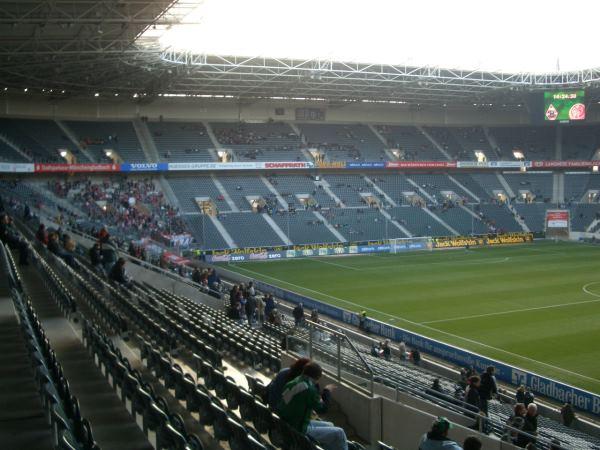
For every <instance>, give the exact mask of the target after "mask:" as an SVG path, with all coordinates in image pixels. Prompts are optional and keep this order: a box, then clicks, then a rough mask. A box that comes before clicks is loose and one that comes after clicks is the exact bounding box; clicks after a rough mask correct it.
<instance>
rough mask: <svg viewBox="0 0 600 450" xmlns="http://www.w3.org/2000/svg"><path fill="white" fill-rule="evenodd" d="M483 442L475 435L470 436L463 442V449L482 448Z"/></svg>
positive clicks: (478, 449)
mask: <svg viewBox="0 0 600 450" xmlns="http://www.w3.org/2000/svg"><path fill="white" fill-rule="evenodd" d="M482 445H483V444H482V442H481V441H480V440H479V438H477V437H475V436H469V437H467V438H466V439H465V441H464V442H463V450H481V447H482Z"/></svg>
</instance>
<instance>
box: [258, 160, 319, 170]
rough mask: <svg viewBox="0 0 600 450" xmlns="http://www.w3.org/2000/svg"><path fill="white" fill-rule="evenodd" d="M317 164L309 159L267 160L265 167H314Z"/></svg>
mask: <svg viewBox="0 0 600 450" xmlns="http://www.w3.org/2000/svg"><path fill="white" fill-rule="evenodd" d="M314 167H315V164H314V163H312V162H309V161H280V162H266V163H264V168H265V169H312V168H314Z"/></svg>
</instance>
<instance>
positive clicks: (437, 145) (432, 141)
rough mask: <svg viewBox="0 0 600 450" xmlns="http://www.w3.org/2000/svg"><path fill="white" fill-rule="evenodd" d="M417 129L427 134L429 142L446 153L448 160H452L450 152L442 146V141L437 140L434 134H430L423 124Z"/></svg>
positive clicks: (443, 153)
mask: <svg viewBox="0 0 600 450" xmlns="http://www.w3.org/2000/svg"><path fill="white" fill-rule="evenodd" d="M417 130H419V131H420V132H421V133H422V134H423V136H425V137H426V138H427V140H428V141H429V142H431V144H433V146H434V147H435V148H436V149H437V150H438V151H439V152H440V153H441V154H442V155H444V157H445V158H446V159H447V160H448V161H452V157H451V156H450V155H449V154H448V152H447V151H446V150H444V147H442V146H441V145H440V143H439V142H438V141H436V140H435V139H434V137H433V136H432V135H430V134H429V133H428V132H427V130H425V128H423V127H421V126H417Z"/></svg>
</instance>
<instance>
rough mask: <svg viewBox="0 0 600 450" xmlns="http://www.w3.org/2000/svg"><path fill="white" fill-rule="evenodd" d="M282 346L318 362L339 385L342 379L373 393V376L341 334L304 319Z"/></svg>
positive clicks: (362, 359)
mask: <svg viewBox="0 0 600 450" xmlns="http://www.w3.org/2000/svg"><path fill="white" fill-rule="evenodd" d="M285 346H286V349H287V351H288V352H290V353H292V354H295V355H297V356H304V357H308V358H310V359H313V360H315V361H316V362H319V363H320V364H321V365H322V366H324V368H325V370H327V371H329V372H331V373H332V374H333V375H334V377H335V378H336V379H337V381H338V382H340V383H341V382H342V380H343V381H344V382H348V383H351V384H352V385H354V387H356V388H358V389H359V390H361V391H363V392H366V393H368V394H369V395H371V396H372V395H373V394H374V386H375V373H374V372H373V369H372V368H371V366H370V365H369V363H368V362H367V361H366V360H365V359H364V357H363V356H362V355H361V354H360V352H359V351H358V350H357V349H356V347H355V346H354V344H353V343H352V341H351V340H350V339H349V338H348V336H346V335H345V334H344V333H341V332H339V331H337V330H334V329H332V328H329V327H327V326H325V325H322V324H320V323H317V322H313V321H311V320H303V322H302V325H301V326H298V327H295V328H294V329H293V330H292V332H291V333H288V334H286V335H285ZM352 362H353V363H352ZM365 386H366V387H365Z"/></svg>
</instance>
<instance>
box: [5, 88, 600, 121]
mask: <svg viewBox="0 0 600 450" xmlns="http://www.w3.org/2000/svg"><path fill="white" fill-rule="evenodd" d="M300 107H312V108H322V109H324V110H325V116H326V122H329V123H374V124H375V123H379V124H400V125H412V124H414V125H457V126H460V125H466V126H469V125H518V124H529V122H530V118H529V113H528V111H527V108H525V107H521V108H514V109H510V108H506V109H498V110H494V111H481V110H480V109H478V108H477V107H473V106H471V105H464V106H460V107H452V108H450V107H449V108H441V107H434V106H426V105H423V106H422V107H420V108H414V107H411V106H409V105H402V104H384V103H381V104H374V103H371V104H363V103H355V104H350V103H349V104H347V105H345V106H344V107H343V108H340V107H335V106H329V105H328V104H327V103H325V102H314V101H313V102H310V101H296V100H267V99H265V100H257V101H254V102H250V103H247V104H240V103H239V102H237V101H235V100H234V101H232V100H223V99H199V98H177V99H172V98H157V99H154V100H153V101H152V102H149V103H138V102H136V101H134V100H132V99H125V98H120V99H107V98H89V99H81V98H79V99H78V98H72V99H64V100H63V101H60V102H48V100H47V98H44V97H39V96H36V95H34V94H31V95H29V94H28V95H3V96H2V97H1V98H0V116H13V117H31V118H50V119H53V118H56V119H75V120H94V119H96V120H97V119H104V120H115V119H117V120H131V119H133V118H136V117H140V116H147V117H149V118H150V119H152V120H156V119H158V118H159V116H163V117H164V118H165V120H190V121H196V120H197V121H200V120H209V121H238V120H246V121H267V120H270V119H274V120H284V121H294V120H295V109H296V108H300ZM275 108H283V110H284V115H283V116H279V115H278V116H276V115H275ZM594 120H595V121H597V120H598V114H597V113H596V114H594V111H589V112H588V118H587V121H588V122H589V121H594Z"/></svg>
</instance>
